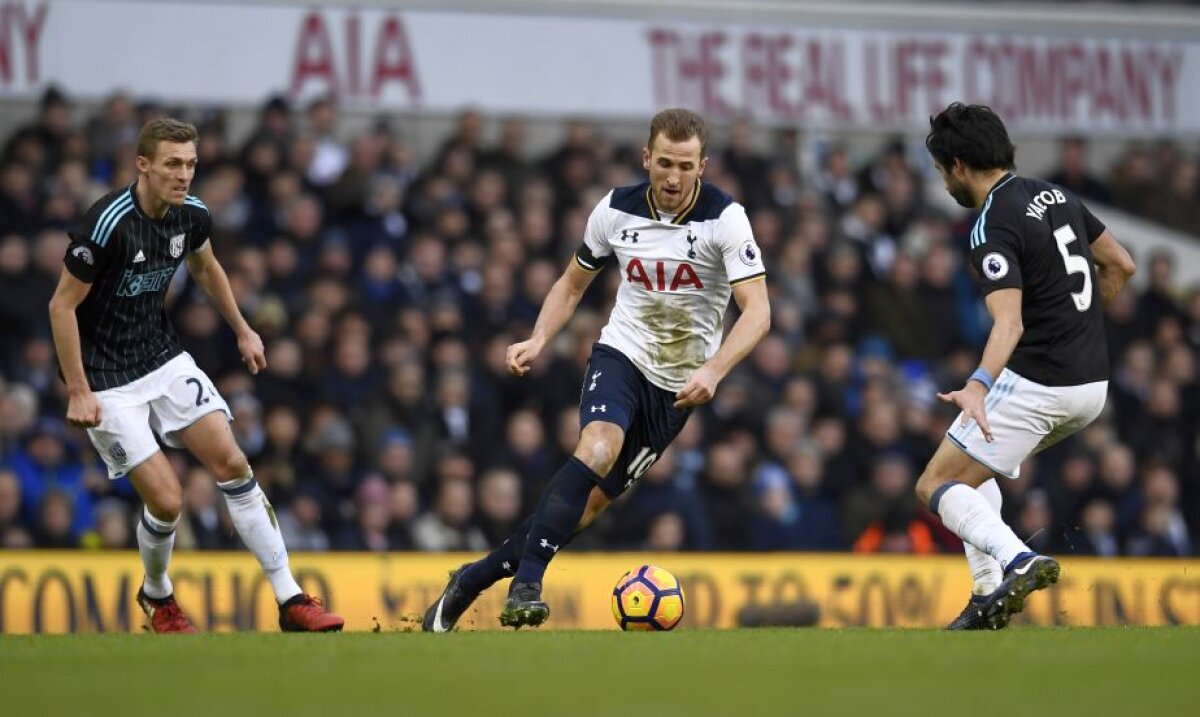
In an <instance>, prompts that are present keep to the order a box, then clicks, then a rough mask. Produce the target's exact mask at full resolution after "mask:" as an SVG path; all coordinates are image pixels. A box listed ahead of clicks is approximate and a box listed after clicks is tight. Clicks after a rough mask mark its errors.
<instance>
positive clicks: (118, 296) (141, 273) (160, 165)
mask: <svg viewBox="0 0 1200 717" xmlns="http://www.w3.org/2000/svg"><path fill="white" fill-rule="evenodd" d="M137 153H138V156H137V172H138V179H137V181H136V182H135V183H134V184H132V185H131V186H129V187H125V188H123V189H120V190H118V191H115V192H112V193H110V194H108V195H107V196H105V197H103V198H102V199H100V201H98V202H96V203H95V204H94V205H92V207H91V209H89V210H88V211H87V214H86V215H85V217H84V219H83V221H82V222H81V223H80V224H79V225H78V226H76V227H74V228H72V229H71V231H70V237H71V244H70V246H69V247H68V249H67V254H66V257H65V259H64V263H65V265H66V271H64V272H62V275H61V277H60V279H59V284H58V288H57V289H56V290H55V292H54V297H53V298H52V299H51V300H50V324H51V327H52V328H53V331H54V345H55V348H56V350H57V352H58V363H59V368H60V370H61V371H62V375H63V379H64V380H65V381H66V383H67V394H68V399H67V400H68V404H67V421H68V422H70V423H71V424H72V425H74V426H80V427H83V428H86V429H87V432H88V437H89V438H91V441H92V445H94V446H95V447H96V450H97V451H98V452H99V453H100V456H101V457H102V458H103V459H104V462H105V464H106V465H107V466H108V474H109V476H110V477H111V478H114V479H115V478H119V477H121V476H124V475H128V476H129V479H130V481H131V482H132V483H133V486H134V488H135V489H137V492H138V495H139V496H140V497H141V498H142V501H143V503H144V504H145V507H144V509H143V511H142V518H141V521H140V522H139V524H138V527H137V539H138V548H139V550H140V552H141V556H142V564H143V567H144V568H145V578H144V580H143V583H142V587H141V588H140V589H139V590H138V594H137V601H138V604H139V605H140V606H141V608H142V610H144V611H145V612H146V616H147V617H148V618H149V619H150V625H151V627H152V628H153V630H154V631H155V632H158V633H164V632H166V633H171V632H174V633H187V632H195V631H196V628H195V626H193V625H192V623H191V621H190V620H188V618H187V616H186V615H185V614H184V613H183V611H182V610H181V609H180V607H179V604H178V603H177V602H176V601H175V596H174V589H173V587H172V585H171V579H170V578H169V577H168V576H167V565H168V563H169V562H170V559H171V550H172V548H173V547H174V545H175V526H176V524H177V523H178V522H179V511H180V509H181V506H182V501H183V497H182V493H183V491H182V488H181V486H180V483H179V479H178V478H177V477H176V476H175V473H174V471H173V470H172V469H171V465H170V463H169V462H168V461H167V459H166V456H164V455H163V453H162V451H161V450H159V447H158V442H157V441H156V440H155V438H154V434H155V433H157V434H158V435H159V436H160V437H161V438H162V440H163V442H164V443H166V444H167V445H168V446H172V447H175V448H187V449H188V450H189V451H190V452H191V453H192V455H194V456H196V458H198V459H199V460H200V461H201V462H203V463H204V465H205V466H206V467H207V468H208V470H209V471H210V472H211V473H212V475H213V476H214V477H215V478H216V480H217V485H218V487H220V489H221V492H222V493H223V494H224V496H225V502H226V504H227V505H228V506H229V514H230V516H231V517H232V519H233V525H234V527H235V528H236V529H237V532H238V534H239V535H240V536H241V538H242V541H243V542H244V543H245V544H246V547H248V548H249V549H250V551H251V552H252V553H254V557H255V558H257V559H258V562H259V563H260V564H261V565H262V568H263V571H264V572H265V573H266V577H267V579H268V581H269V582H270V583H271V587H272V589H273V590H274V592H275V598H276V600H277V601H278V602H279V625H280V627H281V628H282V629H283V630H285V631H289V632H293V631H294V632H316V631H330V630H340V629H342V624H343V621H342V619H341V618H340V617H338V616H337V615H334V614H332V613H329V612H326V610H325V609H324V607H323V606H322V605H321V602H320V600H318V599H316V598H313V597H311V596H309V595H306V594H304V592H303V591H302V590H301V589H300V586H299V585H298V584H297V583H296V580H295V578H294V577H293V576H292V573H291V570H290V569H289V567H288V555H287V550H286V548H285V547H284V544H283V536H282V535H281V534H280V532H279V526H278V523H277V521H276V520H275V512H274V510H273V509H272V508H271V504H270V503H269V502H268V501H267V497H266V496H265V495H264V494H263V492H262V489H261V488H259V487H258V484H257V483H256V482H255V480H254V473H253V472H252V471H251V470H250V465H249V463H247V461H246V456H245V454H243V453H242V451H241V449H239V448H238V445H237V443H236V441H235V440H234V437H233V432H232V431H231V430H230V428H229V421H231V420H233V414H232V413H230V411H229V406H228V404H226V403H225V399H223V398H222V397H221V395H220V394H219V393H217V390H216V388H215V387H214V386H213V384H212V381H210V380H209V378H208V376H206V375H205V374H204V372H203V371H201V370H200V369H199V368H198V367H197V366H196V363H195V362H194V361H193V360H192V357H191V356H190V355H188V354H187V353H186V352H184V351H183V349H182V347H181V346H180V344H179V339H178V337H177V336H176V335H175V330H174V329H173V328H172V327H171V324H170V322H169V321H168V320H167V313H166V309H165V306H164V299H165V297H166V292H167V286H168V284H170V282H171V277H172V276H174V274H175V272H176V270H177V269H178V268H179V265H180V264H181V263H185V262H186V264H187V268H188V272H190V273H191V275H192V277H193V278H194V279H195V281H196V283H197V284H199V285H200V287H201V288H202V289H203V290H204V292H205V293H206V294H208V296H209V298H211V299H212V301H213V303H214V304H215V305H216V307H217V309H218V310H219V311H220V312H221V315H222V316H223V317H224V318H225V320H226V321H228V322H229V325H230V326H231V327H233V329H234V332H235V333H236V334H237V337H238V350H239V352H240V353H241V355H242V360H243V361H244V362H245V363H246V366H247V368H248V369H249V370H250V372H251V373H258V372H259V371H260V370H262V369H265V368H266V367H267V360H266V357H265V356H264V354H263V344H262V340H261V339H260V338H259V337H258V334H256V333H255V332H254V331H253V330H252V329H251V328H250V326H249V324H247V323H246V320H245V319H244V318H243V317H242V313H241V311H240V310H239V309H238V306H237V303H236V302H235V301H234V298H233V292H232V290H231V289H230V287H229V280H228V278H227V277H226V275H225V271H224V270H223V269H222V268H221V265H220V264H218V263H217V260H216V257H215V256H213V251H212V246H211V245H210V243H209V234H210V232H211V230H212V218H211V217H210V216H209V214H208V208H207V207H206V206H204V203H203V202H201V201H200V200H199V199H197V198H196V197H194V196H192V195H190V194H188V193H187V192H188V188H189V187H190V185H191V182H192V177H193V176H195V173H196V128H195V127H193V126H192V125H190V124H187V123H184V122H180V121H178V120H173V119H158V120H153V121H151V122H149V123H147V124H146V126H145V127H143V128H142V132H141V135H140V136H139V138H138V148H137Z"/></svg>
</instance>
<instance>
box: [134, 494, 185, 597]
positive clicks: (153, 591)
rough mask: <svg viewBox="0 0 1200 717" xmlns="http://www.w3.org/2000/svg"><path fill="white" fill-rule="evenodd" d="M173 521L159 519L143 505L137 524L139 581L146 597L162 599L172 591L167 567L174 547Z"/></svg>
mask: <svg viewBox="0 0 1200 717" xmlns="http://www.w3.org/2000/svg"><path fill="white" fill-rule="evenodd" d="M178 524H179V516H176V517H175V520H172V521H169V522H168V521H165V520H159V519H158V518H155V517H154V516H153V515H151V514H150V511H149V510H147V509H146V507H145V506H142V519H141V520H140V521H138V525H137V542H138V552H140V553H141V554H142V567H143V568H144V569H145V571H146V577H145V578H143V579H142V591H143V592H145V593H146V596H147V597H151V598H154V599H155V600H161V599H163V598H165V597H169V596H170V595H171V593H173V592H175V587H174V586H173V585H171V578H169V577H167V566H168V565H169V564H170V563H171V550H172V549H173V548H174V547H175V526H176V525H178Z"/></svg>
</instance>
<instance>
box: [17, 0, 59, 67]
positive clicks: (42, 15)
mask: <svg viewBox="0 0 1200 717" xmlns="http://www.w3.org/2000/svg"><path fill="white" fill-rule="evenodd" d="M17 9H18V10H20V14H21V20H22V21H23V22H24V23H25V28H24V32H23V33H22V34H23V36H24V37H23V39H24V40H25V79H26V80H27V81H28V82H29V84H31V85H33V84H37V82H38V80H39V77H38V42H39V41H40V40H41V39H42V27H44V26H45V24H46V14H47V13H48V12H49V11H50V8H49V6H48V5H47V4H46V3H44V2H40V3H38V5H37V9H36V10H34V11H33V17H32V18H30V17H26V15H25V9H24V8H23V7H22V6H21V5H17ZM13 14H14V15H15V14H16V13H15V12H14V13H13Z"/></svg>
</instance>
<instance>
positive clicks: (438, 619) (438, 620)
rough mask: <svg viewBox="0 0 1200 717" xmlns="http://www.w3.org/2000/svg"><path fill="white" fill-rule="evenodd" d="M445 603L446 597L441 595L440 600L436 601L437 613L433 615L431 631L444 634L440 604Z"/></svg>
mask: <svg viewBox="0 0 1200 717" xmlns="http://www.w3.org/2000/svg"><path fill="white" fill-rule="evenodd" d="M445 602H446V596H445V595H443V596H442V599H441V600H438V606H437V612H435V613H433V631H434V632H446V628H444V627H442V604H443V603H445Z"/></svg>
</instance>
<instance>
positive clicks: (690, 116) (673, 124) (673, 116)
mask: <svg viewBox="0 0 1200 717" xmlns="http://www.w3.org/2000/svg"><path fill="white" fill-rule="evenodd" d="M660 134H662V135H666V138H667V139H669V140H671V141H672V142H686V141H688V140H689V139H691V138H692V137H699V138H700V157H701V159H703V158H704V157H705V156H707V151H708V126H707V125H706V124H704V118H703V117H701V116H700V115H698V114H696V113H695V112H693V111H691V110H685V109H679V108H675V109H669V110H663V111H662V112H659V113H658V114H656V115H654V119H652V120H650V139H649V140H648V141H647V142H646V149H648V150H650V151H654V139H655V138H656V137H658V135H660Z"/></svg>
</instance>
